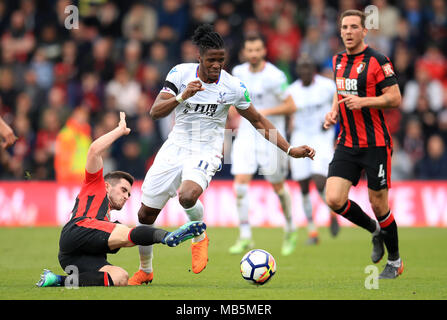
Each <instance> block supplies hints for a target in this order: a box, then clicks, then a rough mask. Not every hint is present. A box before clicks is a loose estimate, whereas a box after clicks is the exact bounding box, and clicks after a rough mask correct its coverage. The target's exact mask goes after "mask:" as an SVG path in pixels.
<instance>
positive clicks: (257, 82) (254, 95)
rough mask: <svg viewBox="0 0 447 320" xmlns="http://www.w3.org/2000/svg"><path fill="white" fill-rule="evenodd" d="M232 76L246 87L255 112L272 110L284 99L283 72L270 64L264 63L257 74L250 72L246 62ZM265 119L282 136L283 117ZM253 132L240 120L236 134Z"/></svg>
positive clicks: (247, 123) (285, 84) (244, 121)
mask: <svg viewBox="0 0 447 320" xmlns="http://www.w3.org/2000/svg"><path fill="white" fill-rule="evenodd" d="M232 74H233V76H235V77H237V78H239V79H241V80H242V81H243V82H244V83H245V84H246V85H247V88H248V90H249V91H250V97H251V99H252V103H253V105H254V107H255V108H256V109H257V110H262V109H267V108H273V107H275V106H277V105H279V104H281V102H282V101H283V100H284V98H285V95H284V94H285V90H286V88H287V77H286V75H285V74H284V72H282V71H281V70H279V69H278V68H277V67H275V66H274V65H273V64H271V63H270V62H266V63H265V67H264V69H262V70H261V71H259V72H251V71H250V64H249V63H248V62H246V63H243V64H240V65H238V66H235V67H234V68H233V71H232ZM267 118H268V119H269V120H270V121H271V122H272V123H273V125H274V126H275V127H276V128H277V129H278V131H279V132H280V133H281V134H282V135H284V133H285V127H286V122H285V116H284V115H275V116H268V117H267ZM255 130H256V129H255V128H254V127H253V126H252V125H251V124H250V122H249V121H248V120H247V119H245V118H242V119H241V122H240V125H239V131H238V132H244V131H253V132H254V131H255ZM238 134H239V133H238Z"/></svg>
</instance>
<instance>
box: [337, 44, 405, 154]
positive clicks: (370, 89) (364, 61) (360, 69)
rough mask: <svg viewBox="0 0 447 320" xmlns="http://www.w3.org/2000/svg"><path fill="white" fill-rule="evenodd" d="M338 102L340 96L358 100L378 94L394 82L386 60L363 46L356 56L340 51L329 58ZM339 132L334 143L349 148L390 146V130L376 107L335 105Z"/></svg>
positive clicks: (389, 65) (395, 81)
mask: <svg viewBox="0 0 447 320" xmlns="http://www.w3.org/2000/svg"><path fill="white" fill-rule="evenodd" d="M332 64H333V70H334V78H335V83H336V85H337V93H338V100H339V101H340V100H341V99H343V97H342V96H341V95H346V94H352V95H358V96H359V97H376V96H380V95H382V89H383V88H386V87H389V86H391V85H394V84H396V83H397V78H396V75H395V73H394V69H393V65H392V64H391V61H390V59H389V58H388V57H386V56H384V55H383V54H381V53H379V52H377V51H376V50H374V49H372V48H370V47H368V46H367V47H366V48H365V50H363V51H362V52H360V53H358V54H352V55H349V54H347V53H346V51H343V52H341V53H339V54H337V55H335V56H334V57H333V58H332ZM339 108H340V112H339V119H340V129H341V130H340V133H339V135H338V138H337V144H340V145H343V146H345V147H350V148H366V147H374V146H377V147H383V146H390V147H392V144H393V143H392V139H391V135H390V131H389V129H388V126H387V124H386V122H385V117H384V115H383V112H382V110H380V109H376V108H367V107H364V108H361V109H356V110H350V109H348V108H347V107H346V106H345V104H344V103H341V104H340V105H339Z"/></svg>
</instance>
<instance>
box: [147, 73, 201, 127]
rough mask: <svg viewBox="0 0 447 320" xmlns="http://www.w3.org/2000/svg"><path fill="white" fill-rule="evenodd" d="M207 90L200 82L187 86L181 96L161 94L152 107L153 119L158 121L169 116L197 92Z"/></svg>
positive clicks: (151, 114)
mask: <svg viewBox="0 0 447 320" xmlns="http://www.w3.org/2000/svg"><path fill="white" fill-rule="evenodd" d="M203 90H205V89H204V88H203V87H202V83H201V82H200V80H195V81H191V82H190V83H188V85H187V86H186V89H185V90H184V91H183V92H182V93H181V94H180V95H179V96H180V97H179V96H173V95H172V94H170V93H166V92H160V93H159V94H158V96H157V98H156V99H155V102H154V104H153V105H152V108H151V111H150V116H151V117H152V119H154V120H157V119H160V118H164V117H166V116H168V115H169V114H170V113H171V112H172V110H174V109H175V107H177V106H178V104H179V103H180V102H181V101H183V100H186V99H189V98H191V97H192V96H194V95H195V94H196V93H197V92H199V91H203Z"/></svg>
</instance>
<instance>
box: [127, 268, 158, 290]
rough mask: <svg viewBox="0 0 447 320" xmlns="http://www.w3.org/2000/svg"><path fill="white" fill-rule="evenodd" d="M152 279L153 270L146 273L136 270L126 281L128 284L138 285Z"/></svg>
mask: <svg viewBox="0 0 447 320" xmlns="http://www.w3.org/2000/svg"><path fill="white" fill-rule="evenodd" d="M153 279H154V272H151V273H146V272H144V271H143V270H138V271H137V272H135V273H134V275H133V276H132V277H131V278H130V279H129V280H128V281H127V284H128V285H129V286H140V285H142V284H143V283H145V284H148V283H149V282H152V280H153Z"/></svg>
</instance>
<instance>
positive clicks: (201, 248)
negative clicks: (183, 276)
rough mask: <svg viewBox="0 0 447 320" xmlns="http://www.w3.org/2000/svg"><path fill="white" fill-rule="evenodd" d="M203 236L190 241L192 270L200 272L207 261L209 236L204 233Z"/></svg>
mask: <svg viewBox="0 0 447 320" xmlns="http://www.w3.org/2000/svg"><path fill="white" fill-rule="evenodd" d="M204 234H205V238H204V239H203V240H202V241H199V242H192V243H191V255H192V272H194V273H200V272H202V270H203V269H205V267H206V264H207V263H208V244H209V241H210V240H209V238H208V235H207V234H206V233H204Z"/></svg>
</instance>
